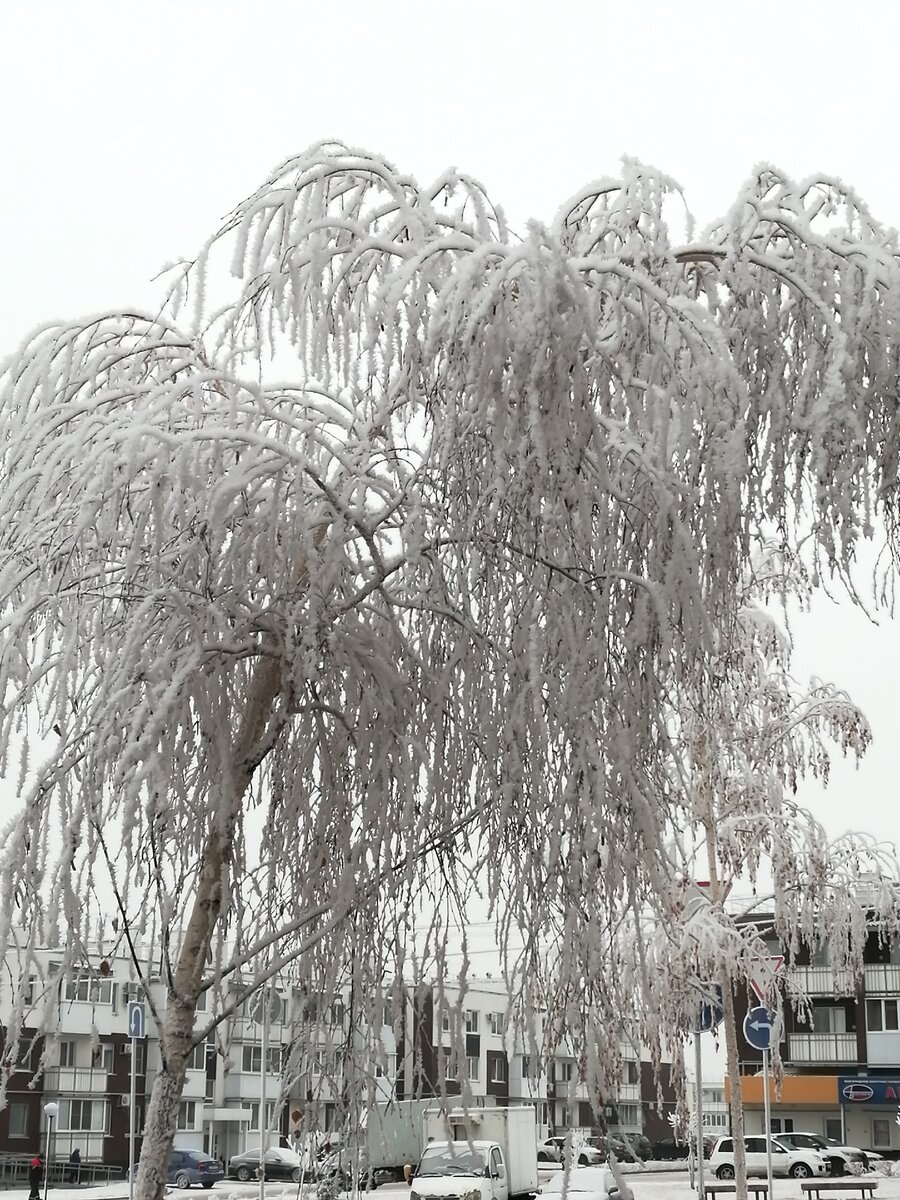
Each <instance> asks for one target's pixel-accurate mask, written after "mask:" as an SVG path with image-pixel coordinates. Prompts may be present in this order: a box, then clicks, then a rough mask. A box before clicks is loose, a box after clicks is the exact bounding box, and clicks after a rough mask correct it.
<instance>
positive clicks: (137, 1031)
mask: <svg viewBox="0 0 900 1200" xmlns="http://www.w3.org/2000/svg"><path fill="white" fill-rule="evenodd" d="M146 1024H147V1023H146V1018H145V1016H144V1002H143V1001H142V1000H129V1001H128V1036H129V1037H130V1038H142V1037H143V1036H144V1033H145V1030H146Z"/></svg>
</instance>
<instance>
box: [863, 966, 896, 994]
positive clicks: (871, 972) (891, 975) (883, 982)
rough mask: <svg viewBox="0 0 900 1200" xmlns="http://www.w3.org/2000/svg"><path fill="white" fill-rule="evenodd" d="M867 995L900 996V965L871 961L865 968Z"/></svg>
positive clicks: (864, 976)
mask: <svg viewBox="0 0 900 1200" xmlns="http://www.w3.org/2000/svg"><path fill="white" fill-rule="evenodd" d="M863 979H864V980H865V985H866V995H868V996H874V995H878V994H879V993H880V994H883V995H888V996H900V966H898V965H897V964H895V963H869V964H868V966H866V967H864V968H863Z"/></svg>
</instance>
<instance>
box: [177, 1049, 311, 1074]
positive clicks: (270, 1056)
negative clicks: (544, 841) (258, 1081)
mask: <svg viewBox="0 0 900 1200" xmlns="http://www.w3.org/2000/svg"><path fill="white" fill-rule="evenodd" d="M198 1049H201V1050H202V1049H204V1047H202V1046H200V1047H198ZM319 1062H320V1064H321V1058H320V1059H319ZM266 1063H267V1067H266V1074H267V1075H280V1074H281V1047H280V1046H266ZM203 1065H204V1066H205V1065H206V1059H205V1058H204V1060H203ZM241 1070H242V1071H243V1072H244V1074H245V1075H258V1074H259V1073H260V1071H261V1070H262V1046H261V1045H260V1044H259V1043H258V1042H256V1043H251V1044H250V1045H247V1046H244V1047H243V1048H242V1050H241ZM313 1070H314V1071H315V1072H316V1074H319V1072H318V1071H316V1069H315V1066H314V1067H313Z"/></svg>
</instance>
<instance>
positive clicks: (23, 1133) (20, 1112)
mask: <svg viewBox="0 0 900 1200" xmlns="http://www.w3.org/2000/svg"><path fill="white" fill-rule="evenodd" d="M9 1136H10V1137H11V1138H24V1137H28V1105H27V1104H17V1103H15V1102H13V1103H11V1104H10V1106H9Z"/></svg>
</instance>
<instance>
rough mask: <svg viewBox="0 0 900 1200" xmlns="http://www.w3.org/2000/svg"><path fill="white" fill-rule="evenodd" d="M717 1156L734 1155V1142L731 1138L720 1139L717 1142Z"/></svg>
mask: <svg viewBox="0 0 900 1200" xmlns="http://www.w3.org/2000/svg"><path fill="white" fill-rule="evenodd" d="M719 1154H734V1142H733V1141H732V1140H731V1138H722V1140H721V1142H719Z"/></svg>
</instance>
